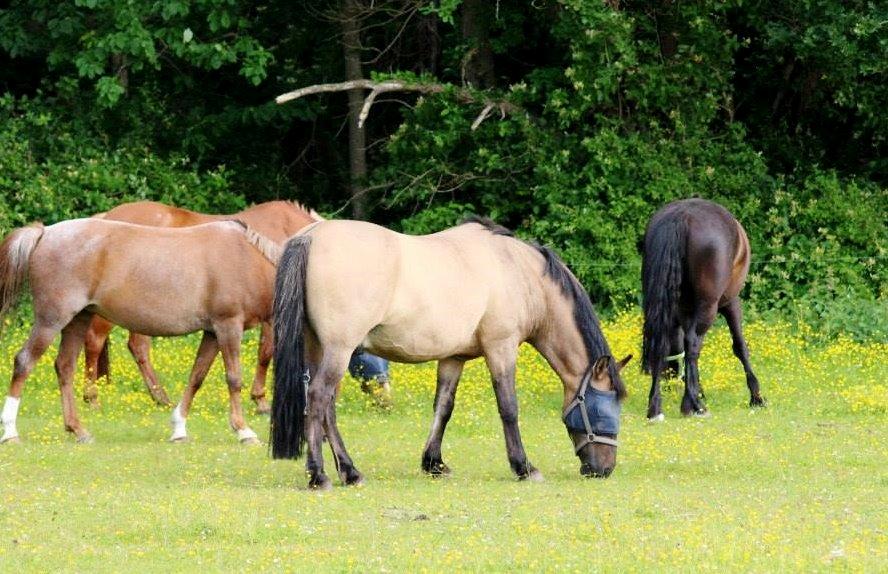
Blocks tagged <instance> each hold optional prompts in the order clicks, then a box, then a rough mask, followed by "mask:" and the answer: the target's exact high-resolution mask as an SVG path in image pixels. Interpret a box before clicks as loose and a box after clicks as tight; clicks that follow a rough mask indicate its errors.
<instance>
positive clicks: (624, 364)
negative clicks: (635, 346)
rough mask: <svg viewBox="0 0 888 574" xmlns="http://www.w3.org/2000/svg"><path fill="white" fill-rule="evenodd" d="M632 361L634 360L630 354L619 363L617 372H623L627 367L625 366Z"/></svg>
mask: <svg viewBox="0 0 888 574" xmlns="http://www.w3.org/2000/svg"><path fill="white" fill-rule="evenodd" d="M630 360H632V355H631V354H630V355H626V356H625V357H624V358H623V360H622V361H620V362H619V363H617V372H618V373H619V372H620V371H622V370H623V367H625V366H626V365H627V364H628V363H629V361H630Z"/></svg>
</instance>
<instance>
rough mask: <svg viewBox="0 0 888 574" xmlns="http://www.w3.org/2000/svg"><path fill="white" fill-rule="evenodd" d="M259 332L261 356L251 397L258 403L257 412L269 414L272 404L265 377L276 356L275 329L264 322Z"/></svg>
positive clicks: (258, 359) (257, 364) (254, 377)
mask: <svg viewBox="0 0 888 574" xmlns="http://www.w3.org/2000/svg"><path fill="white" fill-rule="evenodd" d="M261 328H262V330H261V332H260V334H259V356H258V358H257V361H256V373H255V374H254V375H253V387H252V388H251V389H250V398H251V399H253V402H255V403H256V412H258V413H259V414H260V415H267V414H268V413H270V412H271V405H269V404H268V399H266V398H265V379H266V376H267V375H268V365H269V363H271V358H272V357H273V356H274V331H273V330H272V328H271V325H270V324H268V323H262V327H261Z"/></svg>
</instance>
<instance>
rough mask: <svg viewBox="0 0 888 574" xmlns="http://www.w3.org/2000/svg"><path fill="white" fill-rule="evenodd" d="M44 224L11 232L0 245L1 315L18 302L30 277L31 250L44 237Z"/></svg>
mask: <svg viewBox="0 0 888 574" xmlns="http://www.w3.org/2000/svg"><path fill="white" fill-rule="evenodd" d="M43 230H44V227H43V224H42V223H32V224H31V225H28V226H26V227H21V228H19V229H16V230H14V231H13V232H12V233H10V234H9V235H8V236H7V237H6V239H4V240H3V244H2V245H0V317H3V316H4V315H6V313H8V312H9V310H10V309H12V307H14V306H15V304H16V303H17V302H18V298H19V295H20V294H21V291H22V288H23V287H24V285H25V282H26V280H27V278H28V269H29V263H30V260H31V252H32V251H34V248H35V247H37V243H38V242H39V241H40V238H41V237H43Z"/></svg>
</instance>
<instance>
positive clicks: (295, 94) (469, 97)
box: [274, 79, 523, 130]
mask: <svg viewBox="0 0 888 574" xmlns="http://www.w3.org/2000/svg"><path fill="white" fill-rule="evenodd" d="M355 89H362V90H370V94H369V95H367V97H366V98H365V100H364V105H363V107H362V108H361V112H360V114H359V115H358V127H363V125H364V122H365V121H366V120H367V116H368V115H370V108H371V107H372V106H373V103H374V102H375V101H376V97H377V96H378V95H379V94H384V93H387V92H416V93H419V94H440V93H443V92H444V91H446V90H448V89H451V90H453V94H454V95H455V96H456V98H457V99H458V100H459V101H461V102H464V103H469V104H473V103H482V102H483V103H484V109H483V110H482V111H481V113H480V114H479V115H478V117H477V118H476V119H475V121H474V122H473V123H472V130H475V129H477V128H478V126H480V125H481V123H482V122H483V121H484V120H486V119H487V118H488V117H489V116H490V113H491V112H492V111H493V110H495V109H498V110H499V112H500V119H503V118H505V117H506V115H507V114H518V113H521V112H522V111H523V110H522V109H521V107H519V106H516V105H515V104H513V103H511V102H509V101H507V100H494V99H489V98H485V97H483V95H481V94H477V93H476V92H473V91H471V90H469V89H466V88H457V87H455V86H448V85H446V84H438V83H434V82H403V81H401V80H387V81H383V82H376V81H373V80H367V79H359V80H349V81H347V82H337V83H333V84H315V85H312V86H306V87H304V88H299V89H298V90H294V91H292V92H287V93H286V94H281V95H280V96H278V97H277V98H275V100H274V101H275V102H277V103H278V104H285V103H287V102H291V101H293V100H297V99H299V98H302V97H305V96H310V95H313V94H328V93H333V92H347V91H349V90H355Z"/></svg>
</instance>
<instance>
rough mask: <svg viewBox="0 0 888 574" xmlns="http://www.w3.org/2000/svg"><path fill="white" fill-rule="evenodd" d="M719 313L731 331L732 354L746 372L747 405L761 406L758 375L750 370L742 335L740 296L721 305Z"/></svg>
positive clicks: (762, 404)
mask: <svg viewBox="0 0 888 574" xmlns="http://www.w3.org/2000/svg"><path fill="white" fill-rule="evenodd" d="M721 314H722V315H723V316H724V318H725V321H727V323H728V329H730V331H731V339H732V340H733V349H734V355H735V356H736V357H737V358H738V359H739V360H740V363H741V364H742V365H743V372H744V373H746V386H747V387H749V406H751V407H763V406H765V399H764V397H762V393H761V390H760V388H759V381H758V377H756V376H755V373H753V372H752V365H751V364H750V363H749V348H748V347H747V346H746V339H745V338H744V337H743V325H742V322H743V309H742V307H741V305H740V298H739V297H736V298H734V299H732V300H731V302H730V303H728V304H727V305H726V306H724V307H722V309H721Z"/></svg>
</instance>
